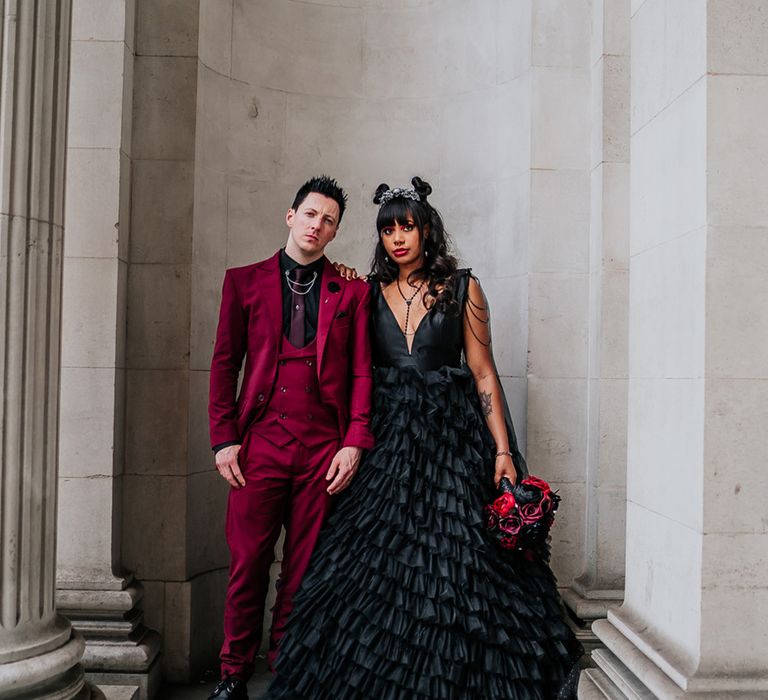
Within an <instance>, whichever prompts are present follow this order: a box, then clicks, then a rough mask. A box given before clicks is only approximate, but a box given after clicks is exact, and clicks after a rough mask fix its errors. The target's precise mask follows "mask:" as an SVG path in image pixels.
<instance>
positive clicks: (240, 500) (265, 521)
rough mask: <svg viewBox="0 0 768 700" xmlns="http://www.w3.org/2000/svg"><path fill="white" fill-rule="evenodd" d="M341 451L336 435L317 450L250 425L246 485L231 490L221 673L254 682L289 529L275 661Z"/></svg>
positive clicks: (275, 622)
mask: <svg viewBox="0 0 768 700" xmlns="http://www.w3.org/2000/svg"><path fill="white" fill-rule="evenodd" d="M338 449H339V442H338V441H337V440H334V441H331V442H325V443H322V444H320V445H319V446H313V447H311V448H308V447H305V446H304V445H303V444H302V443H301V442H299V441H298V440H295V439H294V440H291V441H290V442H289V443H288V444H287V445H284V446H282V447H278V446H277V445H275V444H274V443H273V442H270V441H269V440H267V439H266V438H264V437H262V436H260V435H259V434H258V432H256V431H254V430H251V432H250V433H249V434H248V435H247V437H246V439H245V441H244V443H243V447H242V448H241V451H240V469H241V470H242V472H243V476H244V478H245V486H243V487H241V488H239V489H235V488H233V489H231V490H230V493H229V502H228V504H227V520H226V536H227V544H228V545H229V550H230V553H231V563H230V569H229V586H228V588H227V598H226V603H225V608H224V645H223V646H222V649H221V673H222V677H224V676H233V677H236V678H240V679H242V680H246V681H247V680H248V678H249V677H250V676H251V674H252V673H253V667H254V660H255V658H256V655H257V653H258V650H259V644H260V642H261V635H262V627H263V624H264V606H265V602H266V597H267V590H268V588H269V569H270V567H271V565H272V563H273V561H274V558H275V557H274V553H275V544H276V542H277V540H278V537H279V536H280V531H281V527H282V526H285V531H286V532H285V543H284V546H283V562H282V570H281V573H280V580H279V583H278V587H277V599H276V601H275V607H274V609H273V616H272V630H271V633H270V639H269V652H268V657H267V658H268V660H269V664H270V666H272V664H273V662H274V660H275V657H276V654H277V645H278V642H279V641H280V638H281V637H282V636H283V633H284V631H285V626H286V623H287V621H288V615H289V614H290V612H291V608H292V602H293V595H294V593H296V591H297V589H298V587H299V584H300V583H301V579H302V576H303V575H304V572H305V571H306V569H307V566H308V565H309V559H310V557H311V555H312V550H313V549H314V548H315V543H316V542H317V538H318V535H319V533H320V528H321V527H322V524H323V521H324V520H325V517H326V515H327V514H328V511H329V509H330V505H331V502H332V498H333V497H332V496H329V495H328V492H327V491H326V489H327V488H328V485H329V483H330V482H328V481H326V478H325V476H326V474H327V473H328V468H329V467H330V465H331V460H332V459H333V456H334V455H335V454H336V452H337V451H338Z"/></svg>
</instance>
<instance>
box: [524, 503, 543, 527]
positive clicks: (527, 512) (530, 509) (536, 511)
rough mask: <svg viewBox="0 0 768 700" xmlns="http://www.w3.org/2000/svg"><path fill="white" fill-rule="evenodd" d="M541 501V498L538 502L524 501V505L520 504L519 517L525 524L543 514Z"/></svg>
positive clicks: (534, 520) (539, 517) (533, 521)
mask: <svg viewBox="0 0 768 700" xmlns="http://www.w3.org/2000/svg"><path fill="white" fill-rule="evenodd" d="M542 502H543V499H542V501H539V503H526V504H525V505H524V506H520V517H521V518H522V520H523V522H524V523H525V524H526V525H527V524H528V523H535V522H536V521H537V520H540V519H541V517H542V516H543V515H544V511H543V510H542V507H541V504H542Z"/></svg>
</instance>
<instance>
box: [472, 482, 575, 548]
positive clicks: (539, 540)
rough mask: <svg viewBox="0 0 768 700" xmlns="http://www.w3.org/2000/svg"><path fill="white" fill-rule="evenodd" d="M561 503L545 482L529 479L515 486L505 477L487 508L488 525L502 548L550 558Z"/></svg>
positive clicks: (486, 519)
mask: <svg viewBox="0 0 768 700" xmlns="http://www.w3.org/2000/svg"><path fill="white" fill-rule="evenodd" d="M559 503H560V496H558V495H557V493H555V492H554V491H553V490H552V489H551V488H550V486H549V484H548V483H547V482H546V481H544V480H543V479H539V478H538V477H535V476H528V477H526V478H525V479H523V480H522V481H520V482H519V483H516V484H513V483H512V482H511V481H510V480H509V479H507V478H506V477H504V478H502V480H501V482H500V483H499V490H498V495H497V496H496V498H495V500H494V501H492V502H491V503H489V504H488V505H487V506H485V524H486V527H487V528H488V531H489V533H490V534H491V536H492V537H493V538H494V539H495V540H496V541H497V542H498V543H499V545H500V546H501V547H502V548H503V549H507V550H518V551H522V552H524V553H526V554H528V555H531V554H535V553H538V554H540V555H541V556H544V557H547V556H548V551H547V546H546V544H547V537H548V536H549V530H550V528H551V527H552V525H553V524H554V522H555V513H556V512H557V506H558V504H559Z"/></svg>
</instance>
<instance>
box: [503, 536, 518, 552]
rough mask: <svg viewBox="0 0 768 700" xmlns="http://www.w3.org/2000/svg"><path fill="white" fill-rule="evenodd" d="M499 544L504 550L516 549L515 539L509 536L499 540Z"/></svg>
mask: <svg viewBox="0 0 768 700" xmlns="http://www.w3.org/2000/svg"><path fill="white" fill-rule="evenodd" d="M499 543H500V544H501V546H502V547H504V549H514V548H515V547H517V537H516V536H513V537H510V536H509V535H506V536H504V537H502V538H501V539H500V540H499Z"/></svg>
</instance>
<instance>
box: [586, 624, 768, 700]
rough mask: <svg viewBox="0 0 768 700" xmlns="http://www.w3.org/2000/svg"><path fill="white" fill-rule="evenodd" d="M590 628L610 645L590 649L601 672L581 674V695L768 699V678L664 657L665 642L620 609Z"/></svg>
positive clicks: (648, 699)
mask: <svg viewBox="0 0 768 700" xmlns="http://www.w3.org/2000/svg"><path fill="white" fill-rule="evenodd" d="M592 629H593V631H594V632H595V634H596V635H597V637H598V639H599V640H600V641H601V642H602V643H603V644H604V645H605V647H606V648H605V649H596V650H595V651H593V652H592V660H593V662H594V663H595V665H596V666H597V670H596V671H595V672H594V673H592V672H588V673H587V674H584V676H583V677H582V681H581V683H580V684H579V698H582V697H583V698H602V697H605V698H610V699H611V700H613V699H614V698H617V697H618V698H631V699H632V700H768V677H744V676H739V677H734V676H726V675H721V676H718V675H709V676H707V675H704V674H702V673H696V672H688V671H686V670H685V668H684V664H683V663H681V661H680V660H679V659H675V658H673V654H671V653H667V654H666V655H665V653H664V651H663V648H662V645H660V644H658V643H656V644H654V643H652V641H651V640H650V639H648V638H646V637H647V633H645V632H643V633H640V632H638V631H637V630H636V629H635V628H634V627H633V626H632V624H631V623H630V622H629V621H628V620H627V619H624V617H623V616H622V614H621V611H620V610H618V611H615V610H611V611H609V613H608V618H607V619H605V620H597V621H595V623H594V624H593V626H592ZM598 692H601V693H603V694H602V695H598V694H596V693H598ZM582 693H583V694H582Z"/></svg>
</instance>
